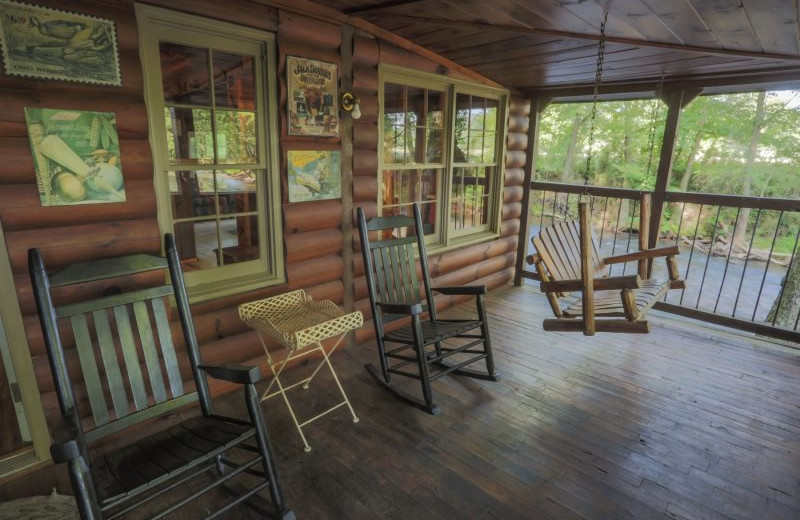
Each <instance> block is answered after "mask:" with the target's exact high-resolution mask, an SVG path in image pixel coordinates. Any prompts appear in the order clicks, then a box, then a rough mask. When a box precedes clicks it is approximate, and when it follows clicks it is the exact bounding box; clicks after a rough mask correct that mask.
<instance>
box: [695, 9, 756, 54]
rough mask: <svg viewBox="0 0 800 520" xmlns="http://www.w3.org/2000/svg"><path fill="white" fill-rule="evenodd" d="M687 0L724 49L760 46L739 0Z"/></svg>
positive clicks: (744, 48) (749, 48)
mask: <svg viewBox="0 0 800 520" xmlns="http://www.w3.org/2000/svg"><path fill="white" fill-rule="evenodd" d="M689 1H690V3H691V4H692V5H693V6H694V8H695V10H696V11H697V14H699V15H700V17H701V18H702V19H703V21H704V22H705V24H706V25H707V26H708V27H709V28H710V29H711V31H712V32H713V33H714V35H715V36H716V37H717V39H718V40H719V41H720V43H721V44H722V46H723V47H724V48H725V49H735V50H751V51H752V50H753V49H760V48H761V47H760V45H759V44H758V41H757V40H756V37H755V34H754V33H753V30H752V28H751V27H750V22H749V21H748V19H747V16H745V13H744V9H743V8H742V7H741V3H740V1H739V0H689ZM762 52H763V51H762Z"/></svg>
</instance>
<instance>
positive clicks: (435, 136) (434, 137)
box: [425, 128, 444, 163]
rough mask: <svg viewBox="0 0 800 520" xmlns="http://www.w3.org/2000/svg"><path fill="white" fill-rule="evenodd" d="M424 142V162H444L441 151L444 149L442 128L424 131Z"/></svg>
mask: <svg viewBox="0 0 800 520" xmlns="http://www.w3.org/2000/svg"><path fill="white" fill-rule="evenodd" d="M425 131H426V134H427V135H426V136H425V140H426V142H427V145H426V147H425V149H426V152H425V162H428V163H440V162H442V161H443V160H444V157H443V153H442V150H443V148H444V129H443V128H427V129H425Z"/></svg>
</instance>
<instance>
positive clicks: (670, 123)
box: [648, 89, 700, 271]
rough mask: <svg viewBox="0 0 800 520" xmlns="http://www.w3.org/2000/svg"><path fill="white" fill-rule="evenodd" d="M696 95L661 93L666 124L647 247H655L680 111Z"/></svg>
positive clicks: (650, 263)
mask: <svg viewBox="0 0 800 520" xmlns="http://www.w3.org/2000/svg"><path fill="white" fill-rule="evenodd" d="M698 94H700V89H691V90H690V89H683V90H671V91H667V92H664V93H663V97H662V99H663V101H664V102H665V103H666V104H667V122H666V124H665V126H664V139H663V140H662V141H661V156H660V158H659V161H658V174H657V176H656V186H655V189H654V191H653V207H652V211H651V213H650V237H649V241H648V244H649V247H655V246H656V243H657V242H658V226H659V225H660V224H661V214H662V212H663V211H664V196H665V193H666V191H667V186H668V185H669V176H670V174H671V172H672V158H673V156H674V150H675V141H676V139H675V137H676V136H677V133H678V124H679V123H680V119H681V110H682V109H683V107H685V106H686V105H687V104H689V102H690V101H692V100H693V99H694V98H696V97H697V95H698ZM649 265H650V266H652V261H651V262H649ZM649 270H650V269H649V268H648V271H649Z"/></svg>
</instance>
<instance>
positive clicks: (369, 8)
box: [342, 0, 427, 15]
mask: <svg viewBox="0 0 800 520" xmlns="http://www.w3.org/2000/svg"><path fill="white" fill-rule="evenodd" d="M426 1H427V0H389V1H388V2H381V3H380V4H372V5H366V6H363V7H351V8H350V9H345V10H344V11H342V12H343V13H344V14H347V15H350V14H364V13H370V12H373V11H380V10H382V9H389V8H390V7H397V6H401V5H408V4H421V3H422V2H426Z"/></svg>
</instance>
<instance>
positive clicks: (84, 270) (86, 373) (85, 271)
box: [32, 251, 198, 442]
mask: <svg viewBox="0 0 800 520" xmlns="http://www.w3.org/2000/svg"><path fill="white" fill-rule="evenodd" d="M32 255H33V258H32V262H34V263H35V264H37V265H38V264H39V263H40V262H41V256H40V255H39V252H38V251H34V252H33V253H32ZM123 261H124V262H126V264H125V265H116V264H115V262H116V263H119V262H120V260H119V259H112V260H109V261H107V262H104V261H100V262H98V261H95V262H92V263H91V265H90V263H89V262H86V263H85V264H74V265H72V266H70V268H69V270H68V271H61V272H59V273H57V274H56V275H54V276H52V277H50V279H49V280H47V279H46V278H42V280H41V282H40V283H41V284H42V287H43V288H44V289H46V294H45V291H43V292H42V293H41V296H42V297H47V298H49V288H50V287H59V286H66V285H73V284H79V283H85V282H91V281H97V280H103V279H106V278H114V277H116V276H118V275H119V273H120V272H123V271H127V272H135V273H142V272H146V271H151V270H155V269H165V268H167V261H166V259H163V258H158V257H153V256H149V255H140V256H136V257H133V258H125V259H124V260H123ZM137 262H138V263H137ZM43 269H44V268H43V267H42V272H44V271H43ZM48 281H49V284H48V286H46V285H45V284H47V282H48ZM115 289H116V288H112V291H111V292H114V290H115ZM120 290H121V288H120ZM173 294H174V291H173V287H172V285H163V286H158V287H151V288H146V289H140V290H133V291H128V292H124V293H121V294H110V295H108V296H102V297H99V298H96V299H93V300H89V301H83V302H79V303H73V304H65V305H62V306H59V307H54V316H53V322H52V325H53V326H54V327H55V326H56V321H57V320H62V319H63V320H67V321H69V324H70V325H71V327H63V329H64V330H65V331H69V330H71V335H72V337H71V338H70V337H69V333H68V332H65V333H64V336H59V335H57V334H46V338H47V340H48V341H51V342H57V343H58V344H59V347H58V348H57V351H61V350H62V349H61V346H60V344H61V343H62V341H64V342H72V341H74V344H75V350H76V351H77V359H76V360H75V361H76V364H78V365H79V368H78V367H76V369H77V370H78V371H79V372H80V374H81V376H82V378H83V382H84V388H85V392H86V396H87V397H88V401H89V409H90V410H89V411H90V412H91V413H90V415H89V420H90V421H91V423H89V424H86V426H87V427H93V429H91V430H90V431H87V432H86V438H87V441H89V442H91V441H93V440H94V439H98V438H101V437H104V436H106V435H109V434H111V433H114V432H116V431H119V430H121V429H124V428H126V427H128V426H130V425H131V424H135V423H136V422H138V421H140V420H144V419H147V418H149V417H153V416H155V415H160V414H162V413H167V412H168V411H171V410H173V409H176V408H178V407H180V406H183V405H185V404H188V403H191V402H195V401H197V400H198V396H197V394H196V393H194V392H192V393H190V394H187V393H186V392H185V388H184V384H183V377H182V376H181V372H180V365H179V362H178V357H177V354H176V351H175V345H174V344H173V340H172V333H171V332H170V326H169V323H170V320H169V315H168V314H167V306H166V305H165V304H164V298H165V297H169V296H171V295H173ZM69 359H70V358H69V357H68V356H64V357H63V358H62V359H60V360H57V366H58V367H59V372H60V373H61V374H64V375H66V374H69V373H71V372H73V371H71V370H70V363H69V361H68V360H69ZM141 360H144V363H143V364H144V370H143V369H142V368H143V367H142V362H141ZM165 373H166V375H165ZM59 379H62V378H59ZM65 381H66V380H62V381H61V382H60V383H59V382H57V384H59V385H60V386H62V388H63V391H62V390H59V392H58V395H59V401H60V402H59V404H60V406H61V409H62V411H66V410H70V409H72V408H74V407H75V406H76V405H77V404H79V402H78V400H77V399H76V396H75V393H74V392H73V390H72V387H71V385H67V384H65ZM109 400H110V406H109ZM112 411H113V414H112Z"/></svg>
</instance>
